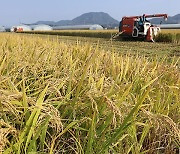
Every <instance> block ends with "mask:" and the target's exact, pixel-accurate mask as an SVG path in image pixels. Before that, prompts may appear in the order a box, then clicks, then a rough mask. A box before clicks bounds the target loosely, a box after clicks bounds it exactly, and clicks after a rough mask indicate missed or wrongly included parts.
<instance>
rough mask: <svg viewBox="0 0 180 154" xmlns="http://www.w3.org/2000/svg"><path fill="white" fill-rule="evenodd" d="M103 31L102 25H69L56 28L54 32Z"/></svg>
mask: <svg viewBox="0 0 180 154" xmlns="http://www.w3.org/2000/svg"><path fill="white" fill-rule="evenodd" d="M83 29H86V30H103V27H102V26H101V25H98V24H95V25H69V26H54V27H53V30H83Z"/></svg>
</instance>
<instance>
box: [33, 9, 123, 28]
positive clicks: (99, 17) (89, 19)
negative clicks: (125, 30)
mask: <svg viewBox="0 0 180 154" xmlns="http://www.w3.org/2000/svg"><path fill="white" fill-rule="evenodd" d="M34 24H47V25H51V26H55V25H56V26H67V25H88V24H99V25H102V26H103V27H116V26H118V25H119V22H118V21H117V20H115V19H114V18H112V17H111V16H110V15H109V14H107V13H104V12H89V13H85V14H82V15H80V16H79V17H76V18H74V19H72V20H60V21H58V22H54V21H38V22H36V23H34Z"/></svg>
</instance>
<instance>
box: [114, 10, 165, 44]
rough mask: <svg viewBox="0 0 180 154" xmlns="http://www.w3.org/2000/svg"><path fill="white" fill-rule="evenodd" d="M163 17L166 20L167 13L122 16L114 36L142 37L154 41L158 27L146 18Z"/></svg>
mask: <svg viewBox="0 0 180 154" xmlns="http://www.w3.org/2000/svg"><path fill="white" fill-rule="evenodd" d="M159 17H164V19H165V20H167V17H168V15H167V14H153V15H145V14H144V15H143V16H132V17H123V18H122V20H121V22H120V24H119V33H118V34H117V35H116V36H115V38H117V36H121V37H122V38H133V39H135V38H136V39H143V40H145V41H152V42H154V36H156V35H157V34H158V32H159V31H160V27H159V26H156V25H152V24H151V23H150V21H148V20H147V18H159Z"/></svg>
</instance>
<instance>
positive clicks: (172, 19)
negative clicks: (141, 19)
mask: <svg viewBox="0 0 180 154" xmlns="http://www.w3.org/2000/svg"><path fill="white" fill-rule="evenodd" d="M161 21H162V22H161ZM160 22H161V23H162V24H179V23H180V14H177V15H175V16H169V17H168V19H167V21H164V19H162V18H154V19H151V23H153V24H160Z"/></svg>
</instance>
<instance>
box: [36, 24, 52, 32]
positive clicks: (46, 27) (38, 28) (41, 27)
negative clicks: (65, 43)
mask: <svg viewBox="0 0 180 154" xmlns="http://www.w3.org/2000/svg"><path fill="white" fill-rule="evenodd" d="M33 30H34V31H51V30H53V28H52V27H51V26H49V25H35V26H33Z"/></svg>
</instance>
